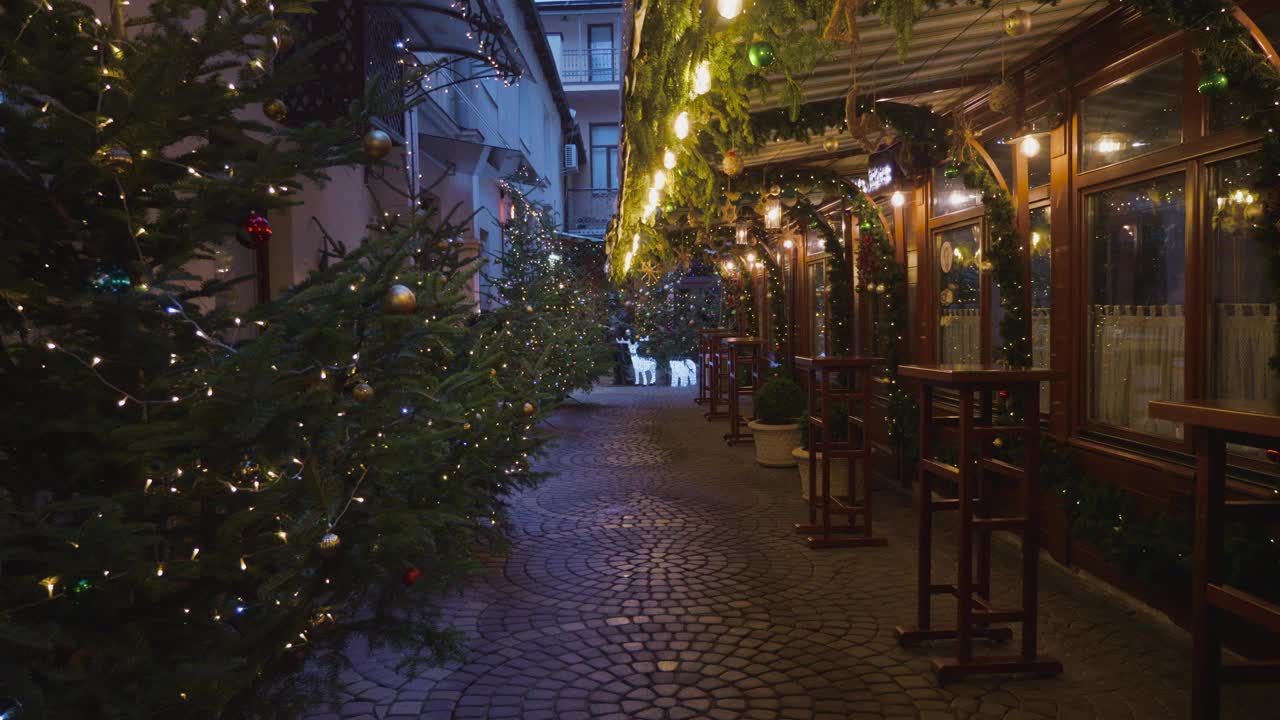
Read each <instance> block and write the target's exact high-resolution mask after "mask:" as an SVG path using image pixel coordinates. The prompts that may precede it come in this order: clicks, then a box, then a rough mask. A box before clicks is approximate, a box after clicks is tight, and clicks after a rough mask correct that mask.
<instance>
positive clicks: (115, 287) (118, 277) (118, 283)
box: [89, 266, 133, 293]
mask: <svg viewBox="0 0 1280 720" xmlns="http://www.w3.org/2000/svg"><path fill="white" fill-rule="evenodd" d="M89 284H90V285H92V286H93V289H94V290H97V291H98V292H108V293H122V292H124V291H125V290H128V289H129V288H130V287H132V285H133V280H132V279H131V278H130V277H129V273H127V272H125V271H124V269H123V268H120V267H114V266H113V267H103V268H99V269H97V270H95V271H94V273H93V275H92V276H91V277H90V278H89Z"/></svg>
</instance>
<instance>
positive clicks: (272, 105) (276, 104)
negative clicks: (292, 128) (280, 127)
mask: <svg viewBox="0 0 1280 720" xmlns="http://www.w3.org/2000/svg"><path fill="white" fill-rule="evenodd" d="M262 114H263V115H266V116H267V117H268V118H270V119H271V120H274V121H275V122H284V119H285V117H286V116H287V115H288V114H289V107H288V106H287V105H285V104H284V101H283V100H281V99H280V98H272V99H270V100H268V101H266V102H265V103H263V104H262Z"/></svg>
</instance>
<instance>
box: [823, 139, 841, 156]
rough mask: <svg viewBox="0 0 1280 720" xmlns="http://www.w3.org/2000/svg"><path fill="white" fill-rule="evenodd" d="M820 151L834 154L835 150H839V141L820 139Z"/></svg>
mask: <svg viewBox="0 0 1280 720" xmlns="http://www.w3.org/2000/svg"><path fill="white" fill-rule="evenodd" d="M822 149H823V150H826V151H827V152H829V153H833V152H835V151H836V150H839V149H840V140H839V138H834V137H829V138H823V139H822Z"/></svg>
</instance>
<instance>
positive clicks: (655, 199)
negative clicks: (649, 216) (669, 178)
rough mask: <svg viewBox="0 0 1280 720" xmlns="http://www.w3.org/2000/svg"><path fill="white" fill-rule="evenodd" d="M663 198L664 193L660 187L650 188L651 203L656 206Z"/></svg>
mask: <svg viewBox="0 0 1280 720" xmlns="http://www.w3.org/2000/svg"><path fill="white" fill-rule="evenodd" d="M661 200H662V193H661V192H659V191H658V188H656V187H651V188H649V204H650V205H655V206H656V205H657V204H658V203H659V202H660V201H661Z"/></svg>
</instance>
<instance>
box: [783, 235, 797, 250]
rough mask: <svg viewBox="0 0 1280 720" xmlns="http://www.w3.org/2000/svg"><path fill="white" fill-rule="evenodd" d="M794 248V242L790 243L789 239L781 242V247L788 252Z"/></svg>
mask: <svg viewBox="0 0 1280 720" xmlns="http://www.w3.org/2000/svg"><path fill="white" fill-rule="evenodd" d="M795 246H796V244H795V243H794V242H792V241H791V238H787V239H786V240H783V241H782V247H784V248H786V249H788V250H790V249H791V248H793V247H795Z"/></svg>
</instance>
